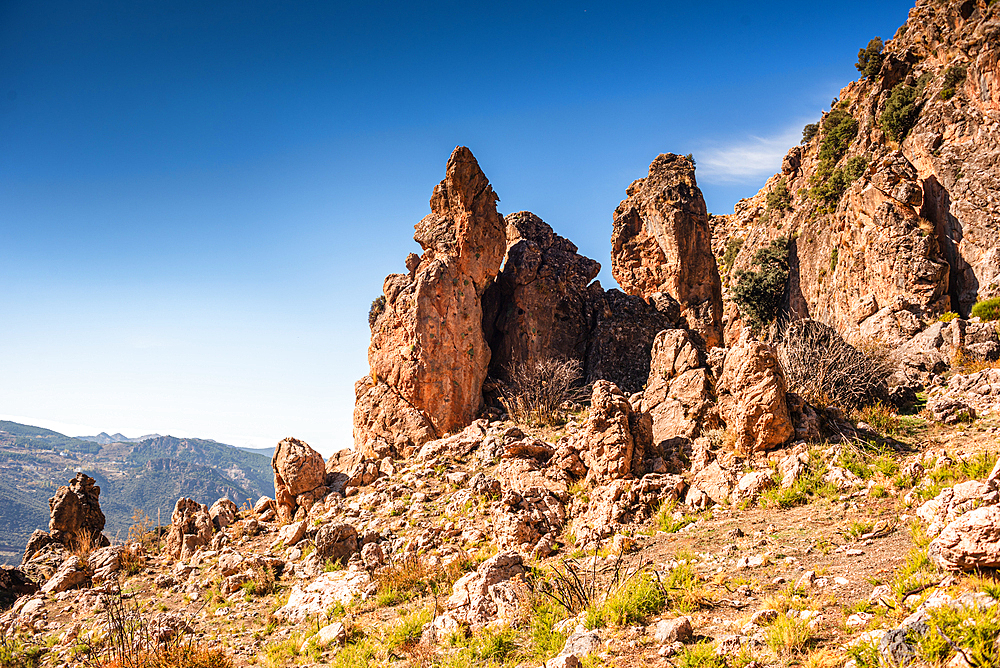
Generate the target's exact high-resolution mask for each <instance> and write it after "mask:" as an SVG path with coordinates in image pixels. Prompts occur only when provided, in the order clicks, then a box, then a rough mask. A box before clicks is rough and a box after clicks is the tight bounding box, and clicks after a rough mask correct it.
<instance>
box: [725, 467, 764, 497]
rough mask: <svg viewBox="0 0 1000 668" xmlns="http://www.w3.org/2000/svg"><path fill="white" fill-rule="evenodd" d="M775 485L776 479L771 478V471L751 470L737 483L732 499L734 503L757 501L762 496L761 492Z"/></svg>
mask: <svg viewBox="0 0 1000 668" xmlns="http://www.w3.org/2000/svg"><path fill="white" fill-rule="evenodd" d="M773 486H774V480H772V479H771V472H770V471H751V472H750V473H746V474H744V475H743V477H741V478H740V480H739V482H738V483H736V489H734V490H733V493H732V498H731V500H732V502H733V503H740V502H742V501H751V502H752V501H756V500H757V499H758V498H760V495H761V492H763V491H764V490H766V489H768V488H770V487H773Z"/></svg>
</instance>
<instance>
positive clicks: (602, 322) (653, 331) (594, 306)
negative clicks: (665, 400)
mask: <svg viewBox="0 0 1000 668" xmlns="http://www.w3.org/2000/svg"><path fill="white" fill-rule="evenodd" d="M598 287H599V285H598ZM590 309H591V315H590V318H591V319H592V321H593V329H592V330H591V333H590V344H589V346H588V348H587V359H586V362H585V364H584V376H585V377H586V380H587V382H588V383H593V382H595V381H598V380H607V381H610V382H612V383H614V384H615V385H617V386H618V387H620V388H621V389H622V391H623V392H628V393H633V392H639V391H641V390H642V388H643V385H644V384H645V383H646V379H647V378H648V377H649V360H650V353H651V351H652V348H653V341H654V340H655V339H656V335H657V334H659V333H660V332H662V331H663V330H665V329H674V328H675V327H677V323H678V321H679V319H680V308H679V306H678V304H677V301H676V300H675V299H674V298H673V297H671V296H670V295H668V294H666V293H662V292H658V293H655V294H653V295H651V296H650V297H648V298H645V299H644V298H642V297H636V296H633V295H626V294H624V293H623V292H621V291H620V290H607V291H605V292H599V291H595V294H594V299H593V300H592V301H591V303H590Z"/></svg>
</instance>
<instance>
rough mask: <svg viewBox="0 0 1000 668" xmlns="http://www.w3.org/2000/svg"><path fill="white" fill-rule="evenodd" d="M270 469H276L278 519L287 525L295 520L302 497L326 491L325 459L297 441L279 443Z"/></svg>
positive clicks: (275, 490) (288, 439) (306, 444)
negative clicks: (323, 488)
mask: <svg viewBox="0 0 1000 668" xmlns="http://www.w3.org/2000/svg"><path fill="white" fill-rule="evenodd" d="M271 468H273V469H274V497H275V502H276V504H277V510H278V517H279V519H281V520H282V521H285V522H287V521H290V520H291V519H292V518H293V517H295V515H296V513H297V511H298V509H299V505H300V503H299V500H300V497H302V496H303V495H307V494H310V493H311V492H313V491H314V490H316V489H317V488H320V487H324V483H325V482H326V464H325V463H324V462H323V455H321V454H319V453H318V452H316V451H315V450H313V449H312V448H310V447H309V444H308V443H305V442H304V441H300V440H299V439H297V438H286V439H284V440H282V441H281V442H280V443H278V447H276V448H275V449H274V455H273V456H272V457H271ZM309 505H311V504H309ZM306 511H308V508H306Z"/></svg>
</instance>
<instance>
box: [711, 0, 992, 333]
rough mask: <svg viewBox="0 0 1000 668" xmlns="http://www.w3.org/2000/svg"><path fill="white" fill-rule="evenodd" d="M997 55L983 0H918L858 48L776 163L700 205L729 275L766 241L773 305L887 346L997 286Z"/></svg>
mask: <svg viewBox="0 0 1000 668" xmlns="http://www.w3.org/2000/svg"><path fill="white" fill-rule="evenodd" d="M998 62H1000V16H998V14H997V7H996V5H995V3H990V2H987V1H986V0H979V1H969V2H938V1H936V0H926V1H923V0H921V1H920V2H918V3H917V5H916V7H914V8H913V9H912V10H911V11H910V16H909V19H908V20H907V22H906V23H905V24H904V25H903V26H902V27H901V28H900V29H899V30H898V31H897V33H896V35H895V36H894V37H893V38H892V39H889V40H887V41H886V42H885V44H884V47H883V46H882V45H881V41H880V40H878V41H874V42H873V43H872V44H870V45H869V47H868V48H867V49H865V50H864V52H863V53H862V54H859V60H858V66H859V70H862V71H861V72H860V74H861V77H860V78H859V79H858V80H857V81H855V82H852V83H850V84H848V85H847V86H845V87H844V88H843V89H842V90H841V92H840V96H839V97H838V98H837V99H836V100H834V102H833V105H832V107H831V109H830V111H829V112H827V113H824V114H823V117H822V119H820V120H819V121H818V122H817V124H815V125H811V126H807V127H806V129H805V131H804V133H803V141H802V144H801V145H800V146H796V147H793V148H792V149H791V150H789V152H788V155H787V156H785V159H784V162H783V165H782V170H781V172H780V173H778V174H775V175H774V176H773V177H772V178H770V179H769V180H768V182H767V183H766V184H765V186H764V187H763V188H762V189H761V191H760V192H759V193H757V195H755V196H754V197H751V198H749V199H746V200H741V201H740V202H739V203H738V204H737V205H736V212H735V214H733V215H731V216H717V217H713V223H714V239H713V243H714V246H715V250H716V254H717V255H718V256H719V257H720V258H723V257H724V256H726V254H727V253H726V251H727V248H728V249H729V257H727V258H726V262H725V263H724V269H725V271H726V273H727V275H728V277H729V283H730V285H732V283H733V282H734V278H735V274H736V272H738V271H739V270H741V269H748V268H751V267H752V260H753V256H754V254H755V253H756V252H757V251H758V250H760V249H761V248H764V247H765V246H767V245H768V244H769V243H770V242H772V241H773V240H775V239H777V238H779V237H780V238H782V239H784V240H785V243H786V244H787V245H788V248H789V249H790V258H789V264H790V268H791V272H790V273H791V276H790V280H789V282H788V285H787V289H786V292H785V295H784V310H785V312H786V314H787V315H788V316H789V317H792V318H814V319H817V320H820V321H822V322H825V323H827V324H829V325H831V326H833V327H835V328H836V329H837V331H838V332H840V333H841V335H843V336H845V337H846V338H847V339H848V340H849V341H863V340H875V341H879V342H883V343H887V344H890V345H894V346H895V345H899V344H901V343H903V342H904V341H906V340H907V339H909V338H911V337H912V336H914V335H915V334H917V333H918V332H919V331H920V330H921V329H923V328H924V327H925V326H926V322H927V321H929V320H934V319H936V318H937V317H939V316H940V315H942V314H944V313H948V312H953V313H957V314H959V315H960V316H963V317H968V316H969V315H970V310H971V308H972V306H973V305H974V304H975V303H976V302H977V301H980V300H984V299H988V298H992V297H996V296H1000V258H998V249H997V232H998V227H997V226H998V225H1000V222H998V221H1000V197H998V194H997V193H998V192H1000V181H998V179H1000V176H998V169H997V167H998V162H997V160H998V155H1000V124H998V114H1000V70H998ZM741 244H742V245H741ZM737 248H738V249H739V252H738V254H736V255H735V257H734V256H733V251H734V250H735V249H737ZM729 316H730V319H731V320H732V321H737V320H738V319H739V318H738V315H737V313H736V309H732V310H731V311H730V314H729ZM730 326H731V327H735V328H736V330H738V323H736V322H734V323H732V324H731V325H730Z"/></svg>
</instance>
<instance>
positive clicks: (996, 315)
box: [972, 297, 1000, 322]
mask: <svg viewBox="0 0 1000 668" xmlns="http://www.w3.org/2000/svg"><path fill="white" fill-rule="evenodd" d="M972 315H973V317H977V318H979V319H980V320H983V321H985V322H989V321H991V320H1000V297H994V298H993V299H984V300H983V301H981V302H976V304H975V306H973V307H972Z"/></svg>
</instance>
